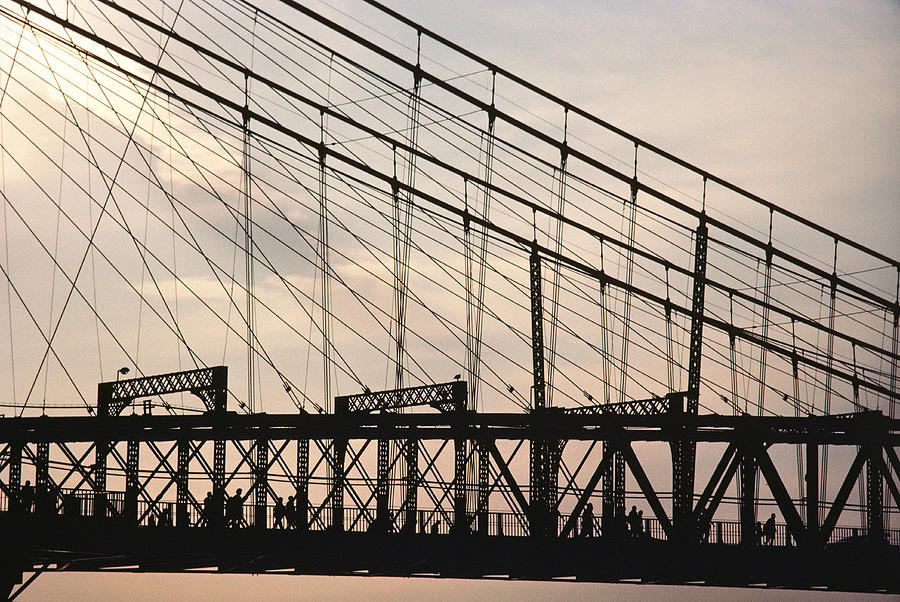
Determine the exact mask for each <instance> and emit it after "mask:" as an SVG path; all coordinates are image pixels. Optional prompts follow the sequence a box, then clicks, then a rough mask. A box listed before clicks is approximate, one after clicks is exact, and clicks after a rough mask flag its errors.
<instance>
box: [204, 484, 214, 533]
mask: <svg viewBox="0 0 900 602" xmlns="http://www.w3.org/2000/svg"><path fill="white" fill-rule="evenodd" d="M214 506H215V500H214V499H213V494H212V491H207V492H206V497H205V498H203V521H202V522H204V523H205V524H206V526H207V527H211V526H212V524H213V512H214V510H213V507H214Z"/></svg>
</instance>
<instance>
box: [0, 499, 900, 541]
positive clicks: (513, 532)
mask: <svg viewBox="0 0 900 602" xmlns="http://www.w3.org/2000/svg"><path fill="white" fill-rule="evenodd" d="M105 498H106V505H107V517H108V518H110V519H114V520H124V519H123V518H122V517H124V516H125V494H124V492H121V491H109V492H107V493H106V496H105ZM52 499H53V502H54V503H53V508H54V510H53V511H52V512H48V513H47V514H55V515H59V516H65V517H70V518H72V517H84V518H89V519H93V518H94V517H95V511H94V506H95V504H96V503H97V499H98V498H97V496H96V495H95V493H94V491H92V490H85V489H60V490H59V492H57V493H54V494H52ZM10 509H11V508H10V503H9V497H8V496H7V495H6V494H5V493H4V492H3V491H0V512H9V511H10ZM32 512H40V511H39V510H38V509H37V507H35V508H33V509H32ZM44 512H46V511H44ZM175 515H176V504H175V502H173V501H167V500H161V501H154V502H149V501H146V500H140V501H138V503H137V516H138V522H137V524H138V525H139V526H142V527H153V526H157V527H159V526H166V525H171V526H187V527H191V528H205V527H206V526H207V520H206V517H204V516H203V512H202V511H200V510H198V509H197V508H196V507H193V506H190V507H188V509H187V519H188V524H187V525H177V519H176V518H175ZM265 516H266V524H265V528H268V529H274V528H275V506H274V505H273V504H270V505H268V506H266V513H265ZM167 517H168V518H167ZM241 517H242V521H241V523H240V524H239V525H238V526H237V528H248V527H255V526H256V506H255V505H252V504H246V503H245V504H244V505H243V506H242V510H241ZM404 519H405V514H404V513H397V514H396V516H395V517H394V522H393V525H392V527H391V531H392V532H395V533H396V532H401V531H403V527H404ZM450 519H451V517H450V515H449V514H447V513H444V512H442V511H441V510H439V509H438V510H436V509H434V508H429V509H423V508H420V509H419V510H417V512H416V526H415V530H414V532H415V533H420V534H426V533H427V534H434V535H448V534H451V533H452V522H451V520H450ZM567 519H568V517H566V516H559V517H558V531H557V532H560V533H561V532H562V531H563V527H564V526H565V523H566V521H567ZM374 522H375V510H374V508H357V507H352V506H347V507H345V508H344V525H345V527H344V529H345V531H348V532H353V533H365V532H368V531H370V530H371V529H372V528H373V526H374ZM331 524H333V521H332V509H331V508H323V509H321V511H320V512H318V514H315V513H312V512H311V513H310V517H309V530H311V531H325V530H327V529H328V528H329V526H330V525H331ZM282 527H283V528H285V529H286V528H288V524H287V519H286V518H284V519H283V520H282ZM642 527H643V532H642V534H641V536H642V537H646V538H649V539H654V540H665V539H666V534H665V530H664V529H663V527H662V524H661V523H660V522H659V521H658V520H657V519H655V518H644V519H643V524H642ZM581 529H582V524H581V520H580V519H579V521H578V529H577V530H576V531H575V532H573V534H572V537H579V534H580V533H581ZM618 529H619V535H620V536H624V537H630V534H629V533H628V531H627V529H624V528H623V527H622V526H621V523H620V526H619V527H618ZM470 531H471V532H472V533H473V534H474V533H481V532H482V531H481V530H480V529H479V525H478V522H477V518H476V519H474V520H473V521H472V524H471V529H470ZM485 531H486V533H485V534H486V535H488V536H501V537H528V536H529V531H528V526H527V523H526V522H525V521H524V520H523V518H522V516H521V515H519V514H517V513H514V512H489V513H488V515H487V528H486V530H485ZM884 534H885V540H886V543H888V544H890V545H892V546H900V529H885V530H884ZM604 535H615V533H612V532H610V533H606V534H605V533H604V531H603V524H602V521H601V517H599V516H594V525H593V536H595V537H602V536H604ZM867 536H868V530H867V529H866V528H863V527H847V526H838V527H835V528H834V531H833V532H832V534H831V536H830V537H829V539H828V541H827V542H826V543H827V544H839V543H845V542H846V543H850V542H853V541H858V540H864V539H865V538H866V537H867ZM705 541H706V543H710V544H724V545H738V544H740V543H741V523H740V522H739V521H730V520H714V521H712V522H711V523H710V526H709V530H708V532H707V534H706V538H705ZM763 543H764V539H763V538H760V542H759V544H760V545H762V544H763ZM773 545H775V546H779V547H784V546H791V545H796V542H794V541H792V540H791V538H789V533H788V530H787V525H785V524H780V523H776V525H775V539H774V542H773Z"/></svg>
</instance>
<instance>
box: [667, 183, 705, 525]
mask: <svg viewBox="0 0 900 602" xmlns="http://www.w3.org/2000/svg"><path fill="white" fill-rule="evenodd" d="M703 185H704V195H705V188H706V180H705V179H704V181H703ZM708 234H709V231H708V228H707V226H706V213H705V212H704V213H701V214H700V223H699V224H698V226H697V235H696V241H695V247H694V292H693V299H692V302H691V346H690V352H689V360H688V390H687V407H686V408H685V409H686V414H688V416H689V417H693V416H696V415H697V409H698V407H699V404H700V360H701V359H702V356H703V353H702V351H703V306H704V299H705V297H706V251H707V239H708ZM681 430H682V435H683V436H682V438H681V439H680V440H678V441H676V442H675V443H674V444H673V445H672V518H673V523H674V527H675V533H676V537H677V538H679V539H693V535H692V531H693V529H694V525H693V519H692V516H693V504H694V468H695V457H696V452H697V444H696V442H695V441H694V440H693V426H690V425H684V426H683V428H682V429H681Z"/></svg>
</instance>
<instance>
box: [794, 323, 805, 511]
mask: <svg viewBox="0 0 900 602" xmlns="http://www.w3.org/2000/svg"><path fill="white" fill-rule="evenodd" d="M791 350H792V352H791V372H792V374H793V377H794V378H793V381H794V416H795V417H797V418H799V417H800V359H799V357H798V355H797V331H796V324H795V323H794V319H793V318H791ZM803 455H804V454H803V444H802V443H798V444H797V494H798V497H799V499H801V500H802V499H804V498H805V497H806V478H805V476H804V475H805V474H806V473H805V470H804V468H805V466H806V465H805V464H804V461H803ZM800 516H801V518H803V520H804V521H805V520H806V504H800Z"/></svg>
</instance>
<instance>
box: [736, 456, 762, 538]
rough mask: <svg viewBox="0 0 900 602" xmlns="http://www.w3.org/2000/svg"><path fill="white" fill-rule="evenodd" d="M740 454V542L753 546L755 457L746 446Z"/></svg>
mask: <svg viewBox="0 0 900 602" xmlns="http://www.w3.org/2000/svg"><path fill="white" fill-rule="evenodd" d="M739 453H741V454H742V457H741V466H740V475H741V501H740V503H741V544H742V545H745V546H755V545H758V544H759V538H758V536H757V534H756V504H755V503H754V502H755V500H756V458H755V457H754V456H753V455H752V454H749V453H747V451H746V448H744V449H742V450H741V451H740V452H739Z"/></svg>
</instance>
